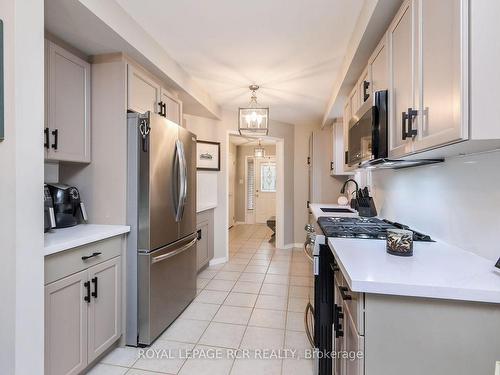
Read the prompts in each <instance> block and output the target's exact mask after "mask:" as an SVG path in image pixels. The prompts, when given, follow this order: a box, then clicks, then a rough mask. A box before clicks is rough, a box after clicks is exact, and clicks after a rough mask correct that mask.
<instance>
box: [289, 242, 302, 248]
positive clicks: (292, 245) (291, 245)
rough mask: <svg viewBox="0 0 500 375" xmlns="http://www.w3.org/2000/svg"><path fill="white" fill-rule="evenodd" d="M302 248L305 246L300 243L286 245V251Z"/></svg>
mask: <svg viewBox="0 0 500 375" xmlns="http://www.w3.org/2000/svg"><path fill="white" fill-rule="evenodd" d="M302 246H304V244H303V243H299V242H297V243H289V244H287V245H285V249H293V248H295V247H298V248H299V249H301V248H302Z"/></svg>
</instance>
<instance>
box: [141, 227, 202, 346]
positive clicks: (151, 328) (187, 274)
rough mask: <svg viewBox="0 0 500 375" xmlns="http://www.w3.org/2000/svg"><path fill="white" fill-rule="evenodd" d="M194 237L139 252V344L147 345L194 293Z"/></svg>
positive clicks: (178, 312)
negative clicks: (156, 248)
mask: <svg viewBox="0 0 500 375" xmlns="http://www.w3.org/2000/svg"><path fill="white" fill-rule="evenodd" d="M196 240H197V236H196V235H193V236H189V237H187V238H184V239H182V240H180V241H177V242H175V243H173V244H171V245H169V246H166V247H164V248H161V249H159V250H156V251H153V252H152V253H149V254H139V260H138V262H139V264H138V271H139V280H138V282H139V288H138V289H139V296H138V297H139V344H142V345H150V344H151V343H152V342H153V341H154V340H155V339H156V338H157V337H158V336H159V335H160V334H161V333H162V332H163V331H164V330H165V329H166V328H167V327H168V326H169V325H170V324H172V322H173V321H174V320H175V319H176V318H177V317H178V316H179V314H180V313H181V312H182V311H183V310H184V309H185V308H186V307H187V306H188V305H189V303H190V302H191V301H192V300H193V299H194V297H195V296H196Z"/></svg>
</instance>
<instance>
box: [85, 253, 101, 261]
mask: <svg viewBox="0 0 500 375" xmlns="http://www.w3.org/2000/svg"><path fill="white" fill-rule="evenodd" d="M101 254H102V253H100V252H95V253H93V254H92V255H85V256H83V257H82V260H87V259H90V258H94V257H97V256H99V255H101Z"/></svg>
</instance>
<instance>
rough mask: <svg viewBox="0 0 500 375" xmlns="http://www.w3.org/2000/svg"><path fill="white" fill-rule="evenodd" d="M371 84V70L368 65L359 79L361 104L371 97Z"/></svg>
mask: <svg viewBox="0 0 500 375" xmlns="http://www.w3.org/2000/svg"><path fill="white" fill-rule="evenodd" d="M371 86H372V85H371V77H370V71H369V69H368V67H366V68H365V70H364V71H363V73H362V74H361V77H360V78H359V81H358V93H359V106H361V105H362V104H363V103H365V102H366V101H367V100H368V99H370V98H371Z"/></svg>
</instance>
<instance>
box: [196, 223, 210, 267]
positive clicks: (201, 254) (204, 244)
mask: <svg viewBox="0 0 500 375" xmlns="http://www.w3.org/2000/svg"><path fill="white" fill-rule="evenodd" d="M209 260H210V254H209V235H208V222H204V223H201V224H200V225H199V226H198V242H197V244H196V265H197V270H200V269H201V268H202V267H203V266H204V265H206V264H207V262H208V261H209Z"/></svg>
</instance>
